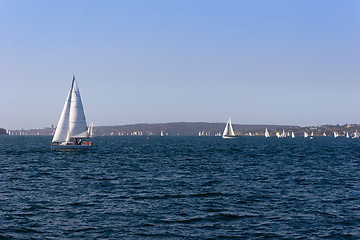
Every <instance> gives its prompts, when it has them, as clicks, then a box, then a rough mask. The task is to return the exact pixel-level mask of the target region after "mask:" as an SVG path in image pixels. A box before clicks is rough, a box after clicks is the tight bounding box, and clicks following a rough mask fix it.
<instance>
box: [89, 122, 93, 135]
mask: <svg viewBox="0 0 360 240" xmlns="http://www.w3.org/2000/svg"><path fill="white" fill-rule="evenodd" d="M88 132H89V137H91V138H92V137H94V123H93V122H91V124H90V126H89V128H88Z"/></svg>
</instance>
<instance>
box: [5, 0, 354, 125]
mask: <svg viewBox="0 0 360 240" xmlns="http://www.w3.org/2000/svg"><path fill="white" fill-rule="evenodd" d="M0 32H1V37H0V83H1V93H0V111H1V113H0V127H4V128H8V129H19V128H25V129H28V128H42V127H44V126H48V125H50V124H51V123H53V124H55V125H56V124H57V121H58V119H59V116H60V113H61V110H62V107H63V104H64V102H65V98H66V95H67V93H68V91H69V88H70V84H71V78H72V74H75V75H76V77H77V81H78V85H79V88H80V92H81V96H82V100H83V104H84V109H85V114H86V117H87V121H88V123H90V122H91V121H93V122H94V124H95V126H97V125H116V124H130V123H139V122H147V123H155V122H175V121H206V122H226V120H227V118H228V116H231V117H232V120H233V122H234V123H243V124H293V125H301V126H307V125H318V124H345V123H360V110H359V105H360V98H359V96H360V79H359V77H360V1H357V0H354V1H352V0H348V1H343V0H338V1H332V0H313V1H310V0H309V1H289V0H234V1H232V0H228V1H223V0H217V1H214V0H153V1H149V0H142V1H140V0H118V1H110V0H105V1H104V0H83V1H81V0H78V1H73V0H71V1H63V0H62V1H40V0H38V1H37V0H33V1H28V0H23V1H18V0H0Z"/></svg>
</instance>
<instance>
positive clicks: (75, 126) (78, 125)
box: [69, 76, 89, 138]
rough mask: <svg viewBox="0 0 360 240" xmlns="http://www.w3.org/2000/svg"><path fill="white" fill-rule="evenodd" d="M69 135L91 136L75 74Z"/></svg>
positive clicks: (72, 136)
mask: <svg viewBox="0 0 360 240" xmlns="http://www.w3.org/2000/svg"><path fill="white" fill-rule="evenodd" d="M69 137H70V138H81V137H89V134H88V131H87V125H86V120H85V114H84V109H83V105H82V102H81V97H80V92H79V88H78V86H77V84H76V81H75V76H74V77H73V90H72V92H71V105H70V116H69Z"/></svg>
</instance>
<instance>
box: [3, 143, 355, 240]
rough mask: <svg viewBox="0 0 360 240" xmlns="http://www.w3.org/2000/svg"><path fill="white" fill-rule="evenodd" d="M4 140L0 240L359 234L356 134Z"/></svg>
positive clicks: (333, 236) (331, 236)
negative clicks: (82, 142) (82, 143)
mask: <svg viewBox="0 0 360 240" xmlns="http://www.w3.org/2000/svg"><path fill="white" fill-rule="evenodd" d="M50 141H51V137H41V136H33V137H30V136H3V137H0V239H359V238H360V139H345V138H340V137H339V138H337V139H334V138H332V137H318V138H315V139H313V140H310V139H304V138H300V137H299V138H295V139H291V138H284V139H277V138H270V139H266V138H265V137H240V138H237V139H222V138H220V137H150V138H149V139H148V140H147V139H146V137H99V138H94V139H93V142H94V144H95V147H94V149H92V150H90V151H85V152H76V151H74V152H52V151H51V150H50Z"/></svg>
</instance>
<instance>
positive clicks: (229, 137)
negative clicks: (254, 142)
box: [222, 135, 237, 139]
mask: <svg viewBox="0 0 360 240" xmlns="http://www.w3.org/2000/svg"><path fill="white" fill-rule="evenodd" d="M222 138H227V139H231V138H237V136H226V135H223V136H222Z"/></svg>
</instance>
